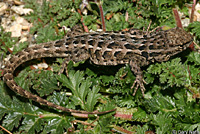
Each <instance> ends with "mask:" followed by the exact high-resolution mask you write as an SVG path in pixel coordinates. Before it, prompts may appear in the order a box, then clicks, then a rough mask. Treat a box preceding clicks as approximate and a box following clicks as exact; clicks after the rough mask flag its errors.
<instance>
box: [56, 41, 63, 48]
mask: <svg viewBox="0 0 200 134" xmlns="http://www.w3.org/2000/svg"><path fill="white" fill-rule="evenodd" d="M62 44H63V40H57V41H56V42H55V44H54V46H55V47H60V46H62Z"/></svg>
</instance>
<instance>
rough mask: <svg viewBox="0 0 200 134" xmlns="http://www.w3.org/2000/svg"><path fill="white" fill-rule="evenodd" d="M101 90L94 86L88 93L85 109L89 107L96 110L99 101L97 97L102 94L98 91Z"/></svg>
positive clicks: (89, 109)
mask: <svg viewBox="0 0 200 134" xmlns="http://www.w3.org/2000/svg"><path fill="white" fill-rule="evenodd" d="M99 90H100V88H99V87H97V86H93V88H92V91H90V92H89V93H88V96H87V101H86V104H85V109H87V111H93V110H94V106H95V104H96V103H97V99H98V98H99V97H100V96H101V94H99V93H98V92H99Z"/></svg>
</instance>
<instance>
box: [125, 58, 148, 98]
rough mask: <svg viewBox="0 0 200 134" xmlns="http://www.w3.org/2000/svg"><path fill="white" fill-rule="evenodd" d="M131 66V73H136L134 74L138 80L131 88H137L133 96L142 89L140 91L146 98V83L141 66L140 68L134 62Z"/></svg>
mask: <svg viewBox="0 0 200 134" xmlns="http://www.w3.org/2000/svg"><path fill="white" fill-rule="evenodd" d="M129 64H130V66H131V71H133V72H134V74H135V75H136V79H135V81H134V83H133V85H132V86H131V89H133V88H134V87H135V86H136V87H135V90H134V92H133V96H135V94H136V92H137V89H138V87H140V90H141V92H142V95H143V97H144V91H145V87H144V83H146V82H145V81H144V79H143V73H142V70H141V68H140V66H138V64H137V62H134V61H132V60H131V61H130V63H129Z"/></svg>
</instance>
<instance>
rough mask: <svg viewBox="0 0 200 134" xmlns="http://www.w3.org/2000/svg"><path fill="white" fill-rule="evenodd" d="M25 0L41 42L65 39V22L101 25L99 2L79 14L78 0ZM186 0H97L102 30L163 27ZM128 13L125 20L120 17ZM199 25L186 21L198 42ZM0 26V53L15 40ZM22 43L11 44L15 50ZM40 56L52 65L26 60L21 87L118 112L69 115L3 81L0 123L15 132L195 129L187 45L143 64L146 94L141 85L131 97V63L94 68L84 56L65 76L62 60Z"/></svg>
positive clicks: (195, 99) (195, 68)
mask: <svg viewBox="0 0 200 134" xmlns="http://www.w3.org/2000/svg"><path fill="white" fill-rule="evenodd" d="M25 1H26V6H27V7H29V8H32V9H33V10H34V12H33V13H31V14H30V15H28V16H26V18H27V19H28V20H29V21H31V22H32V23H33V25H34V27H32V29H31V33H32V34H33V33H37V34H38V35H39V36H37V38H36V43H38V45H39V43H41V42H47V41H50V40H56V39H60V38H62V37H63V36H64V34H65V31H63V30H62V28H61V27H62V26H66V27H73V26H74V25H75V24H82V25H83V24H84V25H83V26H86V27H87V28H89V29H93V30H94V29H96V28H98V27H100V26H101V22H100V15H99V14H98V12H99V8H98V6H97V5H96V3H95V2H89V4H88V5H86V7H85V9H88V10H89V6H90V7H91V8H90V10H89V11H88V14H87V15H83V14H82V15H81V14H79V13H78V12H77V10H78V8H79V6H80V4H82V1H81V0H69V1H67V2H66V1H65V0H51V1H49V2H47V1H45V0H44V1H43V3H42V5H41V6H38V3H37V2H36V1H32V0H25ZM184 2H187V1H186V0H185V1H182V3H179V2H177V1H175V0H160V1H155V0H149V1H145V0H140V1H131V0H129V1H127V0H103V1H101V4H102V7H103V13H104V16H105V26H106V29H107V30H108V31H109V30H114V31H117V30H122V29H125V28H130V27H135V28H143V27H145V28H147V26H148V24H149V22H150V21H152V25H151V28H150V29H153V28H155V27H157V26H164V25H167V26H170V27H174V26H175V21H174V19H173V14H172V8H174V7H178V6H179V7H180V9H181V10H182V11H184V12H185V11H186V10H187V8H186V7H185V6H183V5H184ZM127 14H128V19H126V17H125V16H126V15H127ZM186 15H188V14H186ZM81 18H83V21H82V20H81ZM198 27H199V23H198V22H194V23H192V24H190V26H189V29H190V30H191V31H192V32H193V33H194V34H195V36H196V37H197V42H198V40H199V37H200V33H199V30H198V29H199V28H198ZM0 32H1V33H0V41H1V44H2V45H3V46H2V45H1V49H0V54H2V53H3V54H4V57H5V55H6V53H7V51H8V48H10V47H12V46H13V45H14V44H15V42H12V41H11V38H10V34H9V33H6V32H4V31H3V30H1V31H0ZM4 44H5V45H4ZM25 44H26V43H25ZM20 47H21V46H20ZM24 47H25V45H24V46H23V45H22V48H24ZM22 48H20V49H18V48H16V50H15V52H17V51H20V50H21V49H22ZM186 55H187V56H186ZM45 61H47V62H48V64H49V66H50V67H51V70H53V71H50V70H39V69H38V70H32V69H31V68H30V67H29V66H28V65H30V64H31V63H28V64H27V63H26V64H24V66H23V68H22V69H21V71H20V73H19V74H18V75H17V77H16V78H15V80H16V82H17V83H18V84H19V85H20V86H21V87H23V88H24V89H26V90H29V91H31V92H33V93H34V94H37V95H39V96H41V97H43V98H45V99H47V100H49V101H51V102H53V103H55V104H58V105H61V106H64V107H68V108H72V109H76V110H85V111H94V110H99V111H105V110H110V109H113V108H115V107H117V111H116V114H115V115H114V116H113V114H114V112H112V113H108V114H104V115H99V116H95V115H94V116H91V115H77V114H72V115H71V114H70V113H64V112H62V111H59V110H55V109H51V108H48V107H46V106H41V105H39V104H37V103H36V102H32V101H30V100H28V99H26V98H23V97H20V96H18V95H16V94H15V93H14V92H12V91H11V90H10V89H9V88H7V87H6V86H5V84H4V82H3V81H0V124H1V126H2V127H4V128H5V129H7V130H9V131H11V132H13V133H30V134H32V133H56V134H61V133H64V132H67V133H73V132H76V133H111V132H116V133H117V132H118V133H132V132H136V133H138V134H140V133H141V134H143V133H145V132H147V131H152V132H154V133H158V134H159V133H163V134H164V133H172V131H178V130H181V131H199V132H200V127H199V126H200V118H199V117H200V116H199V115H200V105H199V92H200V91H199V88H200V86H199V85H200V75H199V74H200V70H199V66H200V62H199V61H200V56H199V53H198V52H195V51H194V52H187V51H186V52H184V53H182V54H180V55H178V56H175V57H174V58H173V59H171V60H169V61H167V62H163V63H155V64H151V65H150V66H147V67H144V68H143V73H144V78H145V81H146V82H147V84H146V85H145V87H146V91H145V97H144V98H143V97H142V94H141V92H140V91H138V92H137V94H136V96H132V93H133V90H131V89H130V87H131V85H132V83H133V82H134V80H135V76H134V74H133V73H132V72H131V70H130V67H129V66H128V65H127V66H115V67H106V66H105V67H104V66H103V67H98V66H93V65H91V64H89V63H88V62H87V61H85V62H80V63H76V64H73V63H72V62H69V63H68V66H67V67H68V77H67V76H66V75H64V74H61V75H57V73H58V72H59V70H60V69H61V66H62V62H63V61H64V60H63V59H61V58H57V59H55V60H52V59H48V58H46V59H45ZM31 62H32V61H31ZM33 62H35V63H38V62H39V61H38V60H35V61H33ZM110 68H111V69H110ZM76 116H78V118H77V117H76ZM83 117H84V118H83ZM0 133H4V132H3V131H0Z"/></svg>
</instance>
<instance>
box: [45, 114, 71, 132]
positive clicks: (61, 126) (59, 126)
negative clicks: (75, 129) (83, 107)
mask: <svg viewBox="0 0 200 134" xmlns="http://www.w3.org/2000/svg"><path fill="white" fill-rule="evenodd" d="M71 121H72V119H71V118H67V117H66V118H59V117H57V118H51V119H49V120H48V122H47V125H46V126H45V130H46V132H47V133H52V134H63V133H64V132H66V130H67V129H68V128H70V127H71V123H70V122H71Z"/></svg>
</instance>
